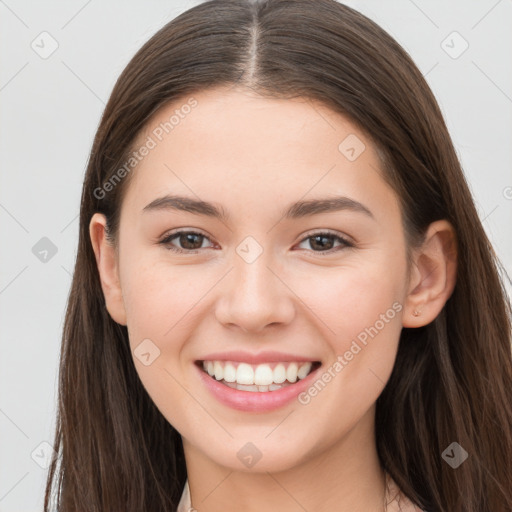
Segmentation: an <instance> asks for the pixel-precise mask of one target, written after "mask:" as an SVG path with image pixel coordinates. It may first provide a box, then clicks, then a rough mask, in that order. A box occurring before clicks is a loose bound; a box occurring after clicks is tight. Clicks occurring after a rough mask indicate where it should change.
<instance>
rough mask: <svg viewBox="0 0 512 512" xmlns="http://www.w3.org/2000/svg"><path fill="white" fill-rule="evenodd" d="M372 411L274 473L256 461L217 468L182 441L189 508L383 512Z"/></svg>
mask: <svg viewBox="0 0 512 512" xmlns="http://www.w3.org/2000/svg"><path fill="white" fill-rule="evenodd" d="M374 412H375V409H374V408H372V409H370V410H369V411H368V412H367V414H366V415H365V416H363V417H362V418H361V420H360V421H359V422H358V424H357V425H356V426H355V427H354V428H352V430H351V431H350V432H347V433H346V434H345V435H344V436H343V437H342V438H341V439H339V440H337V441H334V440H333V439H320V440H319V441H318V443H317V445H316V450H315V451H310V452H309V453H304V454H303V456H302V457H301V458H300V459H298V462H296V463H295V464H294V465H293V466H292V467H289V468H286V469H280V470H278V471H277V470H276V471H273V470H272V467H269V468H268V469H262V466H263V465H261V464H258V463H257V464H255V465H254V467H253V468H251V469H250V470H249V471H240V470H238V469H237V468H232V467H226V466H222V465H219V464H217V463H216V462H214V461H213V460H212V459H211V458H209V457H207V456H206V455H205V454H204V452H203V451H200V450H199V449H198V448H197V447H195V446H193V445H191V444H189V443H188V442H187V440H186V439H183V447H184V451H185V459H186V463H187V473H188V482H189V487H190V493H191V501H192V506H193V507H194V508H195V509H196V510H198V511H200V512H228V511H230V510H244V511H247V512H261V510H279V511H280V512H297V511H298V510H301V509H302V510H315V511H316V512H324V511H325V512H327V511H332V510H337V511H340V512H344V511H347V512H348V511H350V512H363V511H364V512H383V511H384V501H385V483H386V482H385V472H384V471H383V469H382V467H381V466H380V462H379V459H378V456H377V450H376V444H375V431H374ZM231 441H233V440H231ZM245 442H246V441H243V440H240V441H238V443H235V444H237V446H243V445H244V444H245ZM286 442H287V440H286V437H283V438H282V443H286ZM254 444H256V445H257V441H256V442H255V443H254ZM235 451H236V449H235ZM263 457H264V454H263ZM263 457H262V459H261V461H263ZM258 466H260V468H259V470H258Z"/></svg>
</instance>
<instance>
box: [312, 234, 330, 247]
mask: <svg viewBox="0 0 512 512" xmlns="http://www.w3.org/2000/svg"><path fill="white" fill-rule="evenodd" d="M311 240H312V241H313V242H312V243H311V247H312V248H315V246H316V248H317V249H325V248H326V245H327V246H331V247H327V249H331V248H332V236H323V235H316V236H312V237H311ZM319 240H321V241H320V242H318V241H319ZM325 240H330V242H327V243H325ZM317 242H318V243H317Z"/></svg>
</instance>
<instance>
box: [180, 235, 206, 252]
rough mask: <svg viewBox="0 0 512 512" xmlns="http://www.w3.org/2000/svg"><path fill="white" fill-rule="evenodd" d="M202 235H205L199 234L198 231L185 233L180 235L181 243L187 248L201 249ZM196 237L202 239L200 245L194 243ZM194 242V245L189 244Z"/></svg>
mask: <svg viewBox="0 0 512 512" xmlns="http://www.w3.org/2000/svg"><path fill="white" fill-rule="evenodd" d="M202 237H203V235H200V234H197V233H185V234H182V235H181V236H180V244H182V246H183V248H185V249H199V248H200V247H201V245H202ZM194 238H196V242H197V238H199V239H200V243H199V245H198V246H196V245H194ZM189 242H190V243H191V244H192V247H189V246H187V244H188V243H189Z"/></svg>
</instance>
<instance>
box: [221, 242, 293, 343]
mask: <svg viewBox="0 0 512 512" xmlns="http://www.w3.org/2000/svg"><path fill="white" fill-rule="evenodd" d="M266 254H267V253H266V252H265V251H264V252H263V254H261V255H260V256H259V258H258V259H256V261H253V262H251V263H248V262H246V261H245V260H244V259H243V258H241V257H239V256H238V255H235V258H234V268H233V269H232V270H231V272H229V275H228V276H226V279H225V280H224V284H223V286H222V288H221V289H220V290H219V292H220V295H219V297H218V300H217V302H216V307H215V314H216V318H217V320H218V321H219V322H220V323H221V324H223V325H224V326H226V327H230V328H233V327H235V326H236V327H238V328H240V329H241V330H242V331H244V332H253V333H259V332H261V331H263V330H264V329H265V328H266V327H269V326H279V325H281V326H283V325H285V324H288V323H290V322H291V321H292V319H293V317H294V315H295V306H294V300H293V297H294V295H293V292H292V291H291V290H290V288H289V287H288V286H287V285H286V279H285V276H284V275H283V274H284V272H282V271H280V270H279V267H278V266H276V264H275V263H272V261H270V260H269V258H267V256H266Z"/></svg>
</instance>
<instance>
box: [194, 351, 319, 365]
mask: <svg viewBox="0 0 512 512" xmlns="http://www.w3.org/2000/svg"><path fill="white" fill-rule="evenodd" d="M199 361H237V362H241V363H248V364H260V363H278V362H293V361H297V362H309V361H311V362H316V361H318V359H316V358H314V357H303V356H297V355H295V354H286V353H285V352H275V351H264V352H258V353H257V354H251V353H250V352H243V351H240V350H235V351H229V352H215V353H212V354H208V355H206V356H204V357H203V358H202V359H200V360H199Z"/></svg>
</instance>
